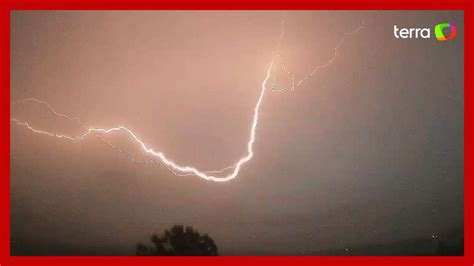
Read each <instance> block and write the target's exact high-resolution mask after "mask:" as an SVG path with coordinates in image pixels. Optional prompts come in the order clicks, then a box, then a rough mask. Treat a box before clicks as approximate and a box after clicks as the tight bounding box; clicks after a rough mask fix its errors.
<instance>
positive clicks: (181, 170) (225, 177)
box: [10, 13, 363, 182]
mask: <svg viewBox="0 0 474 266" xmlns="http://www.w3.org/2000/svg"><path fill="white" fill-rule="evenodd" d="M285 21H286V13H284V14H283V19H282V23H281V31H280V36H279V39H278V41H277V45H276V52H275V55H274V58H273V59H272V61H271V62H270V64H269V65H268V68H267V71H266V75H265V78H264V79H263V81H262V83H261V86H260V87H261V89H260V94H259V96H258V98H257V102H256V104H255V107H254V111H253V118H252V123H251V126H250V132H249V140H248V142H247V151H246V154H245V155H244V156H243V157H241V158H240V159H239V160H237V161H236V162H235V163H234V164H232V165H230V166H227V167H225V168H223V169H221V170H214V171H201V170H198V169H197V168H195V167H193V166H184V165H179V164H178V163H176V162H175V161H173V160H171V159H170V158H168V157H166V155H165V154H164V153H163V152H160V151H155V150H154V149H153V148H151V147H148V146H147V145H146V144H145V143H144V142H143V141H142V140H141V139H140V138H139V137H138V136H137V134H136V133H135V132H134V131H132V130H131V129H129V128H127V127H125V126H117V127H112V128H95V127H86V126H85V125H84V124H83V123H82V121H81V120H80V119H79V118H77V117H73V116H69V115H66V114H63V113H60V112H57V111H56V110H55V109H54V108H53V107H52V106H51V105H50V104H49V103H47V102H46V101H42V100H38V99H35V98H28V99H23V100H20V101H17V102H13V103H12V104H19V103H21V102H35V103H38V104H42V105H44V106H46V107H47V108H48V109H49V111H50V112H52V113H53V114H54V115H56V116H58V117H62V118H65V119H68V120H71V121H73V122H75V123H77V124H78V125H79V126H80V127H81V128H83V129H84V130H85V132H84V133H83V134H81V135H79V136H69V135H66V134H59V133H54V132H50V131H46V130H41V129H37V128H34V127H33V126H31V125H30V124H29V123H28V122H24V121H20V120H18V119H16V118H11V119H10V120H11V122H13V123H15V124H16V125H18V126H22V127H25V128H27V129H28V130H30V131H31V132H33V133H36V134H42V135H46V136H50V137H56V138H60V139H67V140H70V141H82V140H84V139H86V138H88V137H90V136H95V137H97V138H98V139H99V140H101V141H103V142H104V143H106V144H107V145H109V146H110V147H111V148H112V149H114V150H116V151H118V152H120V153H121V154H122V155H124V156H126V157H127V158H129V159H130V160H131V161H132V162H134V163H156V164H160V165H162V166H165V167H167V168H168V169H169V170H170V171H171V172H172V173H173V174H175V175H178V176H188V175H194V176H198V177H200V178H202V179H205V180H208V181H214V182H226V181H230V180H232V179H234V178H236V177H237V176H238V174H239V173H240V171H241V169H242V167H243V166H244V165H245V164H246V163H247V162H249V161H250V160H251V159H252V158H253V157H254V151H253V146H254V143H255V141H256V131H257V126H258V122H259V120H258V119H259V114H260V109H261V106H262V103H263V100H264V97H265V93H266V91H267V83H268V81H269V79H270V77H271V74H272V68H273V66H274V62H275V58H276V59H277V60H278V62H279V63H280V65H281V66H282V69H283V70H284V71H285V72H286V74H287V75H288V76H289V77H290V78H291V79H292V86H291V87H289V88H283V89H276V88H274V86H272V90H273V91H275V92H278V91H282V90H290V91H292V90H294V89H296V88H298V87H299V86H301V84H302V83H303V82H304V81H306V80H307V79H309V78H311V77H312V76H314V75H315V74H316V73H317V72H318V71H319V70H321V69H323V68H326V67H328V66H330V65H331V64H332V63H333V61H334V60H335V59H336V57H337V50H338V49H339V47H340V46H341V45H342V44H343V43H344V41H345V39H346V37H347V36H350V35H355V34H357V33H358V32H359V31H360V30H361V29H362V28H363V24H362V25H361V26H359V27H358V28H357V29H356V30H355V31H353V32H350V33H345V34H344V35H343V37H342V38H341V40H340V41H339V43H338V44H337V46H336V47H335V49H334V56H333V57H332V58H331V59H330V60H329V61H328V62H327V63H326V64H323V65H317V66H315V67H314V68H313V71H312V72H310V73H309V74H307V75H306V76H305V77H304V78H303V79H301V80H299V81H298V82H296V80H295V77H294V75H293V74H292V73H291V72H290V71H288V69H287V67H286V65H285V63H284V60H283V57H282V56H281V54H280V45H281V41H282V40H283V36H284V33H285ZM113 132H124V133H126V134H127V135H128V136H129V137H130V138H131V139H132V140H133V141H134V142H135V143H136V144H137V145H138V146H139V147H140V148H141V149H142V150H143V151H144V152H145V153H146V154H149V155H151V156H153V157H154V158H155V159H154V160H148V161H141V162H140V161H138V160H136V159H135V158H134V157H133V156H132V155H131V154H129V153H126V152H125V151H123V150H121V149H119V148H118V147H116V146H114V145H113V144H112V143H111V142H110V141H108V140H106V139H105V138H103V137H102V135H104V134H109V133H113Z"/></svg>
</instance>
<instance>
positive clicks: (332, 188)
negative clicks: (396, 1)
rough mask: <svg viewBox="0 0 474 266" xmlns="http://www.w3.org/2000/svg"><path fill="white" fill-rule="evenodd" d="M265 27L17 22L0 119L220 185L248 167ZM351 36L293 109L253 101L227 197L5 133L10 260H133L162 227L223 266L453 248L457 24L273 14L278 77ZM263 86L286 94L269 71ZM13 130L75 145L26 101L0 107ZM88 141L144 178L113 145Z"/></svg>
mask: <svg viewBox="0 0 474 266" xmlns="http://www.w3.org/2000/svg"><path fill="white" fill-rule="evenodd" d="M282 15H283V13H282V12H277V11H272V12H264V11H245V12H244V11H238V12H231V11H225V12H224V11H200V12H197V11H186V12H184V11H73V12H71V11H68V12H66V11H14V12H12V13H11V101H12V103H14V102H16V101H18V100H21V99H25V98H31V97H32V98H36V99H41V100H45V101H47V102H48V103H49V104H51V105H52V106H53V107H54V108H55V109H56V110H58V111H60V112H62V113H67V114H70V115H73V116H77V117H79V118H80V119H81V120H82V121H83V122H84V124H85V125H87V126H90V127H104V128H107V127H114V126H118V125H125V126H127V127H129V128H131V129H133V130H134V132H135V133H137V134H138V135H139V137H140V138H141V139H142V140H144V142H146V143H147V145H149V146H150V147H153V148H154V149H155V150H158V151H163V152H164V153H165V154H166V155H167V156H168V157H169V158H172V159H173V160H174V161H176V162H178V163H180V164H183V165H193V166H196V167H197V168H199V169H203V170H216V169H221V168H223V167H225V166H228V165H230V164H232V163H234V162H235V161H236V160H238V159H239V158H240V157H242V156H243V155H244V154H245V152H246V145H247V141H248V132H249V127H250V124H251V121H252V115H253V108H254V106H255V103H256V100H257V97H258V95H259V93H260V88H261V83H262V81H263V79H264V78H265V74H266V70H267V68H268V65H269V64H270V62H271V60H272V56H273V54H274V52H275V46H276V43H277V40H278V37H279V34H280V23H281V20H282ZM362 20H363V21H364V28H363V29H362V30H361V31H360V32H359V33H358V34H357V35H354V36H349V37H347V38H346V40H345V41H344V43H343V44H342V45H341V46H340V48H339V49H338V51H337V57H336V59H335V60H334V61H333V63H332V64H331V65H330V66H329V67H327V68H325V69H323V70H321V71H320V72H318V73H317V75H315V76H313V77H312V78H311V79H309V80H308V81H306V82H305V83H304V84H303V85H302V86H301V87H299V88H297V89H296V90H294V91H291V92H290V91H282V92H278V93H277V92H272V91H271V90H268V92H267V94H266V96H265V98H264V101H263V103H262V107H261V113H260V117H259V119H260V120H259V124H258V128H257V133H256V143H255V146H254V152H255V156H254V157H253V159H252V160H251V161H250V162H249V163H247V164H245V165H244V167H243V168H242V171H241V172H240V173H239V175H238V176H237V178H235V179H233V180H231V181H229V182H225V183H215V182H209V181H206V180H203V179H200V178H198V177H195V176H184V177H183V176H175V175H173V174H172V173H171V172H170V171H169V170H168V169H166V168H164V167H161V166H158V165H149V164H148V165H141V164H134V163H133V162H131V161H130V160H129V159H127V158H126V157H124V156H123V155H122V154H120V153H118V152H117V151H116V150H114V149H111V148H110V147H109V146H108V145H106V144H105V143H104V142H102V141H100V140H98V139H97V138H95V137H91V138H88V139H86V140H84V141H79V142H71V141H69V140H65V139H57V138H54V137H49V136H46V135H39V134H34V133H32V132H31V131H29V130H28V129H26V128H25V127H20V126H18V125H16V124H15V123H11V145H10V149H11V152H10V153H11V156H10V158H11V162H10V166H11V246H12V249H11V250H12V254H20V255H36V254H40V255H62V254H64V255H74V254H76V255H95V254H100V255H102V254H105V255H109V254H110V255H133V254H134V253H135V247H136V244H137V243H139V242H141V243H148V241H149V238H150V236H151V234H152V233H154V232H158V233H159V232H162V231H164V230H165V229H168V228H170V227H171V226H172V225H174V224H184V225H191V226H193V227H194V228H196V229H197V230H199V231H200V232H202V233H208V234H209V235H210V236H211V237H212V238H213V239H214V240H215V242H216V244H217V246H218V248H219V253H220V254H222V255H304V254H316V255H317V254H326V253H327V252H328V250H345V251H346V252H347V254H351V251H352V250H353V249H356V248H357V247H362V246H367V245H379V246H381V247H382V248H383V247H384V246H386V247H389V246H390V247H391V246H392V245H394V243H405V242H404V241H418V240H420V239H421V240H420V241H422V240H423V241H424V240H425V239H426V241H432V239H431V236H432V235H433V234H436V235H439V237H440V239H446V240H447V241H450V240H451V238H452V237H453V235H459V234H460V235H461V237H462V233H463V226H464V223H463V219H464V215H463V212H464V203H463V199H464V194H463V193H464V192H463V190H464V141H463V138H464V133H463V131H464V91H463V90H464V84H463V79H464V74H463V73H464V70H463V68H464V53H463V50H464V44H463V42H464V30H463V24H464V17H463V12H461V11H458V12H447V11H442V12H438V11H436V12H435V11H403V12H402V11H400V12H399V11H370V12H361V11H311V12H309V11H308V12H306V11H305V12H303V11H291V12H287V20H286V33H285V36H284V39H283V41H282V43H281V55H282V56H283V57H284V59H285V61H286V63H287V67H288V68H289V69H290V70H291V71H292V72H293V73H294V74H295V75H296V78H297V79H299V78H302V77H304V75H306V74H307V73H309V72H310V71H311V70H312V69H313V68H314V66H316V65H321V64H325V63H326V62H328V60H330V59H331V57H332V56H333V54H334V47H336V45H337V43H338V42H339V41H340V40H341V37H343V36H344V33H346V32H351V31H353V30H354V29H356V28H357V27H359V25H360V24H361V21H362ZM443 22H453V23H455V24H456V25H457V27H458V36H457V37H456V38H455V39H453V40H449V41H446V42H438V41H436V39H435V38H434V36H432V38H431V39H395V38H394V37H393V25H397V26H399V27H430V28H431V29H432V28H433V27H434V25H436V24H439V23H443ZM432 34H433V33H432ZM270 80H271V82H270V83H275V84H276V85H275V86H276V88H278V87H284V86H288V84H289V82H290V80H289V79H288V77H287V76H285V75H284V72H283V71H282V69H281V67H280V66H278V67H275V71H273V72H272V76H271V78H270ZM11 117H12V118H13V117H14V118H17V119H19V120H21V121H28V122H29V123H30V124H31V125H32V126H35V127H37V128H41V129H43V130H48V131H54V132H58V133H62V134H69V135H79V134H81V133H83V131H84V130H83V129H82V128H81V127H79V126H77V125H76V124H74V123H73V122H72V121H69V120H66V119H61V118H58V117H56V116H54V115H52V114H51V113H50V112H48V110H47V109H46V108H45V107H44V106H43V105H40V104H35V103H31V102H29V103H17V104H12V105H11ZM104 137H106V138H107V140H108V141H111V142H112V143H113V144H114V145H116V146H117V147H120V148H121V149H122V150H124V151H126V152H128V153H130V154H132V155H133V156H135V157H137V158H139V159H142V160H146V159H150V158H149V157H147V156H145V155H144V153H143V152H142V151H141V150H140V148H139V147H138V146H137V145H136V143H133V142H132V141H131V140H130V138H129V137H127V135H125V134H123V133H113V134H109V135H104ZM423 243H424V242H423ZM427 245H428V246H429V245H430V244H427ZM346 249H347V250H346ZM428 249H429V247H428ZM392 251H393V250H392ZM325 252H326V253H325ZM364 252H365V251H362V253H364ZM393 252H394V251H393ZM400 252H402V253H403V252H405V251H400ZM372 253H374V252H370V251H366V252H365V253H364V254H372ZM405 253H406V254H409V253H408V251H406V252H405Z"/></svg>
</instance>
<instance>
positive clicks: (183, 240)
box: [137, 225, 218, 256]
mask: <svg viewBox="0 0 474 266" xmlns="http://www.w3.org/2000/svg"><path fill="white" fill-rule="evenodd" d="M151 242H152V243H153V246H146V245H143V244H138V245H137V255H139V256H217V255H218V254H217V246H216V244H215V243H214V240H212V238H211V237H209V236H208V235H207V234H205V235H201V234H199V232H198V231H197V230H194V229H193V228H192V227H191V226H187V227H186V229H185V228H184V226H183V225H174V226H173V227H171V229H170V230H165V232H164V234H163V235H161V236H158V235H157V234H153V235H152V236H151Z"/></svg>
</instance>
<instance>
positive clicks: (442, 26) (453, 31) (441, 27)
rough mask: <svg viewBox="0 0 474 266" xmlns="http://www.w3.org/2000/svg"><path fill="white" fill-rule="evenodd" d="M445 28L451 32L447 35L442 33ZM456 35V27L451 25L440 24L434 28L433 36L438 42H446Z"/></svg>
mask: <svg viewBox="0 0 474 266" xmlns="http://www.w3.org/2000/svg"><path fill="white" fill-rule="evenodd" d="M445 28H450V29H451V32H450V33H449V34H448V35H445V34H444V33H443V30H444V29H445ZM456 35H457V30H456V25H454V24H453V23H441V24H438V25H436V26H435V36H436V39H437V40H438V41H447V40H450V39H453V38H454V37H456Z"/></svg>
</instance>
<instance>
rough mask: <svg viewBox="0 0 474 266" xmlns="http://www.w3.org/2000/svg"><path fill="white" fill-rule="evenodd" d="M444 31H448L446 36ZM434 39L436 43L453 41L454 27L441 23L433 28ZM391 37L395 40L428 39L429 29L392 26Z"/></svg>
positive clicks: (450, 24)
mask: <svg viewBox="0 0 474 266" xmlns="http://www.w3.org/2000/svg"><path fill="white" fill-rule="evenodd" d="M445 29H449V31H448V34H445V33H446V31H445ZM434 33H435V37H436V39H437V40H438V41H447V40H450V39H453V38H454V37H456V35H457V29H456V25H454V24H453V23H441V24H438V25H436V26H435V27H434ZM393 36H394V37H395V38H397V39H399V38H402V39H418V38H421V39H430V38H431V29H430V28H399V27H398V26H397V25H394V26H393Z"/></svg>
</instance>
